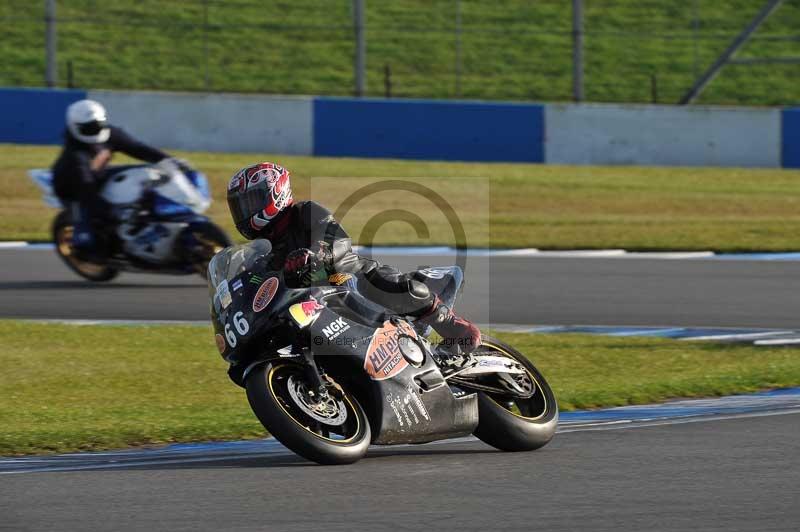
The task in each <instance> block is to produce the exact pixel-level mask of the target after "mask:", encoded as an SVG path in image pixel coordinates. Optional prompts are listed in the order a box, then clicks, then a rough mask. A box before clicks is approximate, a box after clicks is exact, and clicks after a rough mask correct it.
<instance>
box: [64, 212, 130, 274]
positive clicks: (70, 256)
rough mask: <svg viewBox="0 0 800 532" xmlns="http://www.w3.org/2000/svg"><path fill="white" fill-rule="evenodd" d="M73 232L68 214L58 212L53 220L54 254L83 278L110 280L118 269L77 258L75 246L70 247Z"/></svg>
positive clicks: (117, 272) (72, 225) (73, 228)
mask: <svg viewBox="0 0 800 532" xmlns="http://www.w3.org/2000/svg"><path fill="white" fill-rule="evenodd" d="M74 233H75V226H74V224H73V222H72V220H71V219H70V217H69V215H67V213H66V212H61V213H59V215H58V216H56V219H55V220H54V221H53V242H54V243H55V246H56V254H58V256H59V257H60V258H61V260H62V261H64V264H66V265H67V267H68V268H69V269H70V270H72V271H73V272H75V273H77V274H78V275H80V276H81V277H83V278H84V279H88V280H89V281H94V282H97V283H102V282H106V281H110V280H111V279H113V278H114V277H116V276H117V275H119V270H117V269H116V268H113V267H111V266H109V265H108V264H103V263H102V262H95V261H87V260H83V259H80V258H78V256H77V255H76V253H75V248H73V247H72V235H73V234H74Z"/></svg>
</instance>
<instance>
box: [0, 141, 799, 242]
mask: <svg viewBox="0 0 800 532" xmlns="http://www.w3.org/2000/svg"><path fill="white" fill-rule="evenodd" d="M57 153H58V149H57V148H54V147H33V146H19V145H8V144H6V145H0V187H2V190H3V195H2V197H0V239H3V240H13V239H23V240H49V239H50V236H49V226H50V222H51V220H52V218H53V216H54V215H55V213H54V211H53V210H52V209H49V208H47V207H46V206H45V205H44V204H43V203H42V201H41V198H40V194H39V190H38V189H37V188H36V187H35V186H34V185H33V184H32V183H31V182H30V180H29V179H28V178H27V176H26V171H27V170H28V169H30V168H41V167H48V166H49V165H50V164H51V163H52V162H53V160H54V159H55V157H56V156H57ZM178 155H181V156H185V157H187V158H188V159H190V160H191V161H192V162H193V163H194V164H195V165H196V166H197V167H198V168H200V169H201V170H203V171H204V172H206V173H207V174H208V175H209V177H210V179H211V182H212V189H213V193H214V197H215V200H216V201H215V203H214V205H213V206H212V208H211V210H210V215H211V216H212V217H213V218H214V219H215V220H216V221H217V222H219V223H221V224H222V225H223V226H224V227H225V228H226V229H228V230H230V231H233V228H232V227H231V224H230V221H229V215H228V213H227V206H226V203H225V201H224V194H225V187H226V184H227V182H228V179H229V178H230V176H231V174H232V173H233V172H234V171H235V170H237V169H238V168H241V167H242V166H245V165H247V164H250V163H253V162H255V161H259V160H277V161H279V162H281V163H283V164H284V165H285V166H287V167H288V168H289V169H290V170H292V172H293V174H294V176H295V178H294V186H295V189H296V192H295V197H297V198H298V199H305V198H309V197H311V198H313V199H316V200H317V201H320V202H321V203H323V204H325V205H328V206H329V207H330V208H331V209H332V210H335V209H336V207H337V206H338V205H339V204H340V203H339V202H341V201H342V200H343V199H344V196H345V195H346V194H349V193H350V192H352V191H354V190H357V189H359V188H360V187H362V186H364V185H366V184H369V183H373V182H375V181H376V180H379V179H381V178H411V179H413V180H416V181H418V182H420V183H422V184H426V185H427V186H429V187H432V188H434V189H435V190H436V191H437V192H440V193H441V194H443V195H444V196H445V197H447V199H448V201H449V203H450V204H451V205H452V206H453V207H454V209H455V211H456V213H457V215H458V216H459V218H460V219H461V220H462V222H463V223H464V224H465V226H466V231H467V235H468V237H469V239H468V243H469V245H471V246H481V247H485V246H492V247H540V248H552V249H570V248H572V249H574V248H616V247H621V248H627V249H639V250H674V249H682V250H706V249H711V250H718V251H740V250H762V251H776V250H793V249H800V171H797V170H767V169H762V170H752V169H735V168H644V167H591V166H590V167H586V166H556V165H531V164H480V163H445V162H420V161H398V160H375V159H372V160H365V159H338V158H337V159H334V158H316V157H295V156H276V155H269V154H211V153H199V152H194V153H179V154H178ZM125 161H126V159H125V158H123V157H119V158H117V159H115V161H114V162H115V163H122V162H125ZM409 198H410V199H409ZM407 200H408V201H407ZM409 202H410V203H409ZM397 208H406V209H408V210H411V211H413V212H414V213H417V214H420V215H422V216H423V217H424V218H425V221H426V223H427V222H430V223H429V225H430V238H426V239H422V240H421V239H420V238H419V237H418V236H417V234H416V233H415V232H414V230H413V229H412V227H411V226H410V225H408V224H407V223H402V222H398V221H395V222H391V223H389V224H386V225H384V226H383V227H382V229H380V230H379V231H378V232H377V234H376V235H375V239H374V243H376V244H414V245H426V244H448V245H452V244H453V243H454V241H453V232H452V230H451V229H450V226H449V224H448V223H447V220H446V219H444V218H443V217H442V216H438V217H437V215H435V213H433V214H430V211H431V209H430V204H428V203H425V200H424V198H420V197H415V196H413V195H411V196H408V195H406V196H402V201H400V202H398V196H397V194H396V193H395V194H392V193H389V192H383V193H381V194H379V195H376V196H372V197H371V198H370V200H369V201H362V202H360V203H358V206H357V208H354V209H353V210H352V211H351V213H350V214H349V215H348V217H347V218H346V219H345V220H343V221H342V222H343V223H344V225H345V227H346V228H348V231H349V232H350V233H351V234H352V235H353V236H354V237H355V240H365V237H364V238H360V236H361V237H363V234H362V228H363V226H364V224H365V223H366V222H367V221H368V220H370V219H371V218H372V217H373V216H375V215H376V214H379V213H381V212H386V210H387V209H397ZM429 215H430V216H429ZM429 217H430V220H428V218H429ZM364 234H366V233H364ZM362 243H366V242H362Z"/></svg>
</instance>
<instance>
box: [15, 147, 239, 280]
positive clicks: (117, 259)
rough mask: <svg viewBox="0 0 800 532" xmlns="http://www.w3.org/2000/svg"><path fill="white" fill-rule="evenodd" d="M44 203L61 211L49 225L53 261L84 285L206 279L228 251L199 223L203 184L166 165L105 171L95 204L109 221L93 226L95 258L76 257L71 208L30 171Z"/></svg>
mask: <svg viewBox="0 0 800 532" xmlns="http://www.w3.org/2000/svg"><path fill="white" fill-rule="evenodd" d="M28 174H29V175H30V177H31V179H32V180H33V181H34V182H35V183H36V184H37V185H38V186H39V187H40V188H41V189H42V192H43V194H44V201H45V203H47V204H48V205H49V206H51V207H55V208H57V209H61V212H59V214H58V215H57V216H56V218H55V220H54V221H53V242H55V249H56V253H58V256H59V257H61V259H62V260H63V261H64V262H65V263H66V265H67V266H68V267H69V268H70V269H71V270H73V271H74V272H75V273H77V274H78V275H80V276H81V277H84V278H86V279H88V280H90V281H98V282H100V281H109V280H111V279H113V278H114V277H116V276H117V274H118V273H119V272H120V271H136V272H153V273H168V274H177V275H182V274H192V273H199V274H200V275H203V276H205V275H206V272H207V268H208V263H209V261H210V260H211V258H212V257H213V256H214V255H215V254H216V253H217V252H219V251H221V250H222V249H223V248H225V247H227V246H229V245H231V240H230V238H229V237H228V235H227V234H226V233H225V232H224V231H223V230H222V229H221V228H219V227H218V226H217V225H215V224H214V223H213V222H212V221H211V220H210V219H209V218H207V217H206V216H203V215H202V213H204V212H205V211H206V210H207V209H208V207H209V206H210V205H211V195H210V193H209V187H208V181H207V179H206V177H205V176H204V175H203V174H202V173H200V172H197V171H194V170H191V169H185V168H184V169H182V168H181V167H179V166H178V165H177V164H174V163H172V161H162V162H161V163H158V164H155V165H130V166H118V167H112V168H109V169H108V170H107V174H106V180H105V184H104V185H103V188H102V190H101V193H100V195H101V197H102V198H103V199H104V200H105V201H106V202H107V203H108V204H109V205H110V206H111V215H110V219H106V220H95V221H93V230H94V234H95V237H96V238H97V240H98V246H97V248H98V249H100V250H102V252H101V254H100V256H92V258H91V260H89V259H87V258H84V257H82V256H80V255H79V254H76V253H75V250H74V248H73V245H72V237H73V234H74V220H75V217H74V216H73V208H72V207H71V206H68V205H62V203H61V201H59V199H58V198H57V197H56V196H55V194H54V192H53V177H52V174H51V172H50V170H30V171H29V172H28Z"/></svg>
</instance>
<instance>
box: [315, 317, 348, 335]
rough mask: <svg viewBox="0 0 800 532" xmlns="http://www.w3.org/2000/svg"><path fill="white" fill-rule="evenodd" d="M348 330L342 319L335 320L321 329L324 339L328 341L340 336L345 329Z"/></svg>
mask: <svg viewBox="0 0 800 532" xmlns="http://www.w3.org/2000/svg"><path fill="white" fill-rule="evenodd" d="M349 328H350V324H349V323H346V322H345V321H344V318H336V319H335V320H334V321H332V322H330V323H329V324H328V325H327V326H326V327H323V328H322V334H324V335H325V338H327V339H328V340H333V339H334V338H337V337H338V336H339V335H340V334H342V333H343V332H345V331H346V330H347V329H349Z"/></svg>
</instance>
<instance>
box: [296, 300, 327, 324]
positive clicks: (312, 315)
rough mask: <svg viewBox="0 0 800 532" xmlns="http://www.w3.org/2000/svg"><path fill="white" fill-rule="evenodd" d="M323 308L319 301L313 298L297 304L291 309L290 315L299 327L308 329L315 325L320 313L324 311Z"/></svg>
mask: <svg viewBox="0 0 800 532" xmlns="http://www.w3.org/2000/svg"><path fill="white" fill-rule="evenodd" d="M323 308H325V307H323V306H322V305H320V304H319V303H317V300H316V299H314V298H313V297H312V298H311V299H310V300H308V301H304V302H302V303H295V304H294V305H292V306H291V307H289V315H290V316H291V317H292V319H293V320H294V321H295V323H297V325H299V326H300V327H306V326H307V325H310V324H311V323H313V321H314V320H315V319H317V316H319V311H320V310H322V309H323Z"/></svg>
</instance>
